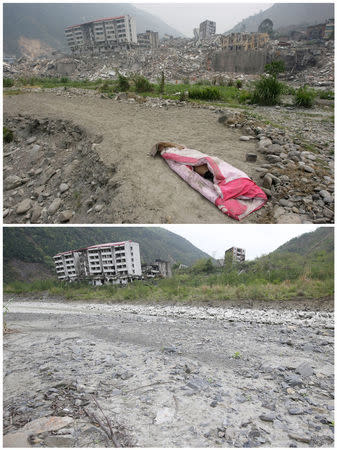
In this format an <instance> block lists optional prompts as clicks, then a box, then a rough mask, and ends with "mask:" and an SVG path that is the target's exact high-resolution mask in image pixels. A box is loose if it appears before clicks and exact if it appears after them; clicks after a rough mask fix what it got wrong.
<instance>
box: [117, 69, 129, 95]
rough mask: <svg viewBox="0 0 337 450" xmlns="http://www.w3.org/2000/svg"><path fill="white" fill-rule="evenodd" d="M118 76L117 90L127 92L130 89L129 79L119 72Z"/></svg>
mask: <svg viewBox="0 0 337 450" xmlns="http://www.w3.org/2000/svg"><path fill="white" fill-rule="evenodd" d="M117 77H118V78H117V85H116V90H117V91H120V92H127V91H128V90H129V89H130V83H129V81H128V79H127V78H126V77H125V76H124V75H122V74H120V73H119V72H118V73H117Z"/></svg>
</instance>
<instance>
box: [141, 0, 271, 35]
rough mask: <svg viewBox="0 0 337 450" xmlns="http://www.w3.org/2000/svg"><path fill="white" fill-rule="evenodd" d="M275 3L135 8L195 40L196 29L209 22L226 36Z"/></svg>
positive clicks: (164, 5)
mask: <svg viewBox="0 0 337 450" xmlns="http://www.w3.org/2000/svg"><path fill="white" fill-rule="evenodd" d="M132 3H134V2H132ZM273 3H274V2H268V1H265V2H264V3H240V2H236V3H233V2H225V1H222V2H217V3H213V2H212V3H205V2H202V3H199V2H198V3H196V2H184V3H182V2H181V3H166V2H156V3H155V2H153V3H138V2H136V3H135V6H136V7H137V8H140V9H143V10H144V11H147V12H149V13H151V14H154V15H155V16H158V17H160V18H161V19H162V20H163V21H164V22H166V23H167V24H168V25H171V26H172V27H174V28H175V29H176V30H178V31H180V32H181V33H183V34H184V35H185V36H186V37H193V28H197V27H199V24H200V23H201V22H203V21H204V20H206V19H208V20H213V21H214V22H216V32H217V33H224V32H225V31H228V30H230V29H231V28H233V27H234V26H235V25H237V23H239V22H241V20H242V19H246V18H247V17H249V16H251V15H254V14H256V13H258V12H259V11H261V10H265V9H267V8H270V6H272V5H273Z"/></svg>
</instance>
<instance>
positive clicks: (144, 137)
mask: <svg viewBox="0 0 337 450" xmlns="http://www.w3.org/2000/svg"><path fill="white" fill-rule="evenodd" d="M4 114H6V115H18V114H24V115H31V116H33V117H36V118H44V117H48V118H49V119H59V118H61V119H66V120H72V121H73V122H74V123H75V124H76V125H79V126H81V127H83V128H85V129H86V130H87V132H88V133H89V134H91V135H102V136H103V141H102V142H101V143H100V144H97V145H96V146H95V149H96V150H97V152H98V153H99V155H100V157H101V159H102V161H103V162H104V163H105V164H107V165H112V164H113V165H115V166H116V167H117V171H116V175H115V179H116V182H117V183H118V185H119V189H118V191H117V192H116V194H115V195H114V198H112V199H111V205H110V207H111V209H112V210H113V211H114V216H115V217H116V220H115V222H116V223H171V222H172V223H234V221H233V219H230V218H229V217H227V216H225V215H224V214H222V213H221V212H220V211H219V210H218V209H217V208H216V207H215V206H214V205H212V204H211V203H210V202H209V201H207V200H206V199H204V198H203V197H202V196H201V195H200V194H199V193H197V192H195V191H194V190H193V189H192V188H190V187H189V186H188V185H187V184H186V183H185V182H184V181H183V180H181V179H180V178H179V177H178V175H176V174H175V173H173V172H172V171H171V170H170V169H169V167H168V166H167V164H166V163H165V161H163V160H161V159H160V158H156V159H153V158H152V157H150V156H148V153H149V151H150V149H151V147H152V146H153V144H155V143H156V142H158V141H172V142H177V143H182V144H185V145H187V146H188V147H190V148H194V149H197V150H200V151H202V152H206V153H209V154H211V155H216V156H218V157H220V158H221V159H223V160H225V161H227V162H228V163H230V164H231V165H233V166H235V167H237V168H239V169H241V170H243V171H244V172H246V173H247V175H248V176H250V177H251V178H252V179H253V180H254V181H256V182H257V184H259V183H260V181H261V180H260V179H259V174H258V172H257V171H256V170H255V169H256V167H257V166H256V163H248V162H246V153H247V152H254V151H255V143H254V141H250V142H243V141H239V137H240V136H241V135H242V130H241V131H239V130H232V129H229V128H228V127H224V126H223V124H220V123H218V117H219V114H215V113H214V111H211V110H208V109H198V108H192V107H190V106H185V107H182V108H178V107H168V108H165V107H162V108H158V107H156V108H153V107H151V106H146V104H138V103H135V104H129V103H124V102H116V101H111V100H109V99H104V98H101V97H100V96H98V95H74V96H70V97H67V96H65V95H57V94H56V93H55V92H54V93H52V92H50V93H28V94H23V95H11V96H4ZM264 162H265V161H264V160H263V157H262V156H261V155H259V157H258V164H263V163H264ZM262 210H263V208H262ZM262 210H260V211H257V212H255V213H253V214H251V215H250V216H249V217H248V218H246V219H245V220H244V221H243V223H254V222H256V221H257V220H258V218H259V216H260V215H261V214H262Z"/></svg>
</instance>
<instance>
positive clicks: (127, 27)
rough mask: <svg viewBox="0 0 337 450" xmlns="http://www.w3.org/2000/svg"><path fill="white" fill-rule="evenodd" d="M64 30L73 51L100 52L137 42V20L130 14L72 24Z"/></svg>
mask: <svg viewBox="0 0 337 450" xmlns="http://www.w3.org/2000/svg"><path fill="white" fill-rule="evenodd" d="M64 32H65V36H66V40H67V44H68V46H69V48H70V50H71V51H72V52H73V53H87V52H92V53H100V52H106V51H111V50H113V49H114V48H116V47H130V46H133V45H135V44H137V33H136V22H135V19H134V18H133V17H131V16H129V15H125V16H119V17H107V18H104V19H98V20H93V21H91V22H86V23H82V24H80V25H72V26H69V27H66V28H65V30H64Z"/></svg>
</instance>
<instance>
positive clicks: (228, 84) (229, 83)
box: [227, 79, 234, 87]
mask: <svg viewBox="0 0 337 450" xmlns="http://www.w3.org/2000/svg"><path fill="white" fill-rule="evenodd" d="M227 86H229V87H230V86H234V81H233V80H232V79H229V80H228V81H227Z"/></svg>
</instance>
